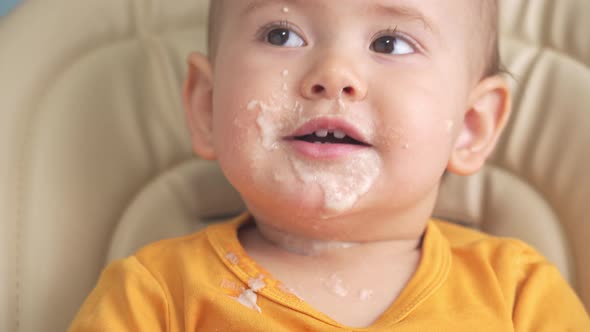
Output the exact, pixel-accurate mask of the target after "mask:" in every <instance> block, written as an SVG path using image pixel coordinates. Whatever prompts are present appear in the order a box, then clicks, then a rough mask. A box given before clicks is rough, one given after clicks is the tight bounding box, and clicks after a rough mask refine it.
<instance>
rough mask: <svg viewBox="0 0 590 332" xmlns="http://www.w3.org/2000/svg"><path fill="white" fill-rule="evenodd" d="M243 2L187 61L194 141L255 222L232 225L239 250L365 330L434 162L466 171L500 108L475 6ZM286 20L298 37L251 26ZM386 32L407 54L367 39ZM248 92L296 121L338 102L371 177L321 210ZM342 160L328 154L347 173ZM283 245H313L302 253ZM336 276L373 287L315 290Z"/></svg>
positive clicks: (435, 177)
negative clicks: (363, 133) (366, 155)
mask: <svg viewBox="0 0 590 332" xmlns="http://www.w3.org/2000/svg"><path fill="white" fill-rule="evenodd" d="M250 4H252V1H229V2H228V3H227V4H226V5H225V8H224V11H223V14H222V17H221V20H222V21H223V24H221V25H220V30H219V34H218V38H219V39H218V43H217V45H218V46H217V52H216V53H215V57H214V58H213V59H208V58H207V57H206V56H204V55H201V54H196V53H195V54H192V55H191V56H190V58H189V73H188V78H187V81H186V83H185V87H184V101H185V109H186V114H187V119H188V123H189V127H190V130H191V135H192V145H193V148H194V150H195V152H196V153H197V154H198V155H200V156H201V157H203V158H206V159H216V160H218V162H219V164H220V166H221V168H222V169H223V171H224V173H225V175H226V177H227V178H228V179H229V181H230V182H231V183H232V185H234V187H235V188H236V189H237V190H238V191H239V192H240V194H241V195H242V198H243V199H244V201H245V203H246V204H247V206H248V208H249V211H250V212H251V213H252V215H253V217H254V219H255V221H256V227H250V228H246V229H243V230H241V231H240V240H241V242H242V245H243V246H244V248H245V249H246V250H247V252H248V253H249V254H250V255H251V256H252V257H253V258H254V259H255V260H256V261H257V262H259V263H260V264H261V265H262V266H264V267H265V268H266V269H267V270H268V271H270V272H271V273H272V274H273V275H274V276H275V277H277V278H278V279H279V280H281V281H283V282H284V283H285V284H286V285H287V286H289V287H291V288H295V289H296V291H297V293H298V294H300V295H302V297H303V298H304V299H305V300H306V301H308V302H309V303H310V304H311V305H312V306H314V307H316V308H317V309H318V310H320V311H323V312H324V313H326V314H328V315H329V316H330V317H333V318H334V319H336V320H338V321H340V322H342V323H345V324H349V325H351V326H368V325H370V324H371V323H372V322H374V321H375V320H376V319H377V318H378V317H379V315H380V314H381V313H382V312H383V311H384V310H385V309H386V308H387V307H388V306H389V305H391V303H392V302H393V301H394V300H395V298H396V297H397V296H398V295H399V292H400V291H401V289H402V288H403V285H405V283H406V282H407V281H408V279H409V278H410V277H411V275H412V274H413V273H414V271H415V269H416V267H417V265H418V262H419V257H420V248H419V241H420V238H421V236H422V234H423V233H424V229H425V227H426V224H427V222H428V220H429V218H430V216H431V213H432V210H433V206H434V203H435V201H436V198H437V192H438V188H439V182H440V178H441V176H442V174H443V173H444V171H445V170H448V171H449V172H454V173H457V174H461V175H468V174H472V173H474V172H476V171H477V170H479V169H480V167H481V166H482V165H483V163H484V161H485V159H486V157H487V156H488V155H489V154H490V152H491V150H492V149H493V147H494V145H495V143H496V141H497V138H498V136H499V134H500V132H501V131H502V129H503V127H504V124H505V122H506V120H507V118H508V115H509V113H510V107H509V91H508V87H507V85H506V83H505V81H504V80H503V79H502V78H501V77H498V76H492V77H486V78H483V79H482V78H481V77H480V74H479V73H481V71H482V68H481V67H482V66H483V65H482V64H481V62H482V61H481V54H482V52H481V50H479V49H477V47H474V46H473V43H472V41H473V40H474V39H473V38H474V36H472V34H473V31H474V30H478V31H480V30H481V29H473V24H476V22H475V21H473V19H472V18H469V16H470V15H457V13H464V12H465V10H466V8H472V7H474V6H473V1H472V0H456V1H439V0H397V1H384V0H368V1H362V2H361V1H355V0H340V1H337V2H336V1H330V0H314V1H268V2H266V3H265V4H263V5H260V6H256V7H255V8H253V9H251V10H248V9H247V8H248V6H249V5H250ZM377 5H381V6H390V8H391V9H392V10H389V11H388V10H383V9H380V10H375V8H376V7H375V6H377ZM286 7H287V8H288V9H289V10H288V11H287V12H285V11H284V10H283V8H286ZM402 7H403V8H410V9H411V11H412V14H411V15H409V14H408V13H407V10H399V9H400V8H402ZM417 17H422V19H419V18H417ZM284 20H287V21H288V22H290V23H289V26H290V28H291V29H292V31H293V32H294V33H296V34H297V35H298V36H299V37H301V40H302V41H304V45H300V46H301V47H279V46H275V45H272V44H269V43H268V42H267V38H266V37H267V36H268V33H269V31H272V29H274V28H273V27H271V28H267V29H261V27H264V26H267V27H268V24H269V23H273V22H281V21H284ZM392 28H395V30H396V33H400V35H399V36H396V37H399V38H401V39H400V40H402V44H400V47H399V49H406V48H405V47H404V46H403V45H404V44H403V40H405V41H406V42H407V44H406V45H411V49H412V52H411V53H408V54H384V53H378V52H375V50H374V49H372V48H371V45H372V43H373V41H375V40H376V39H377V38H379V37H381V36H383V35H391V34H392V33H391V30H393V29H392ZM388 31H389V32H388ZM394 36H395V35H394ZM285 70H286V71H287V72H288V75H284V74H283V73H284V72H285ZM285 84H286V85H285ZM285 86H286V88H285ZM318 86H320V87H321V89H317V87H318ZM253 100H257V101H263V102H265V103H270V104H272V103H274V104H276V105H279V106H282V107H283V108H284V110H285V112H287V111H288V110H289V109H290V107H292V106H291V105H295V103H298V104H300V105H301V106H302V108H303V110H304V111H303V112H304V113H305V114H306V116H313V114H316V113H322V112H332V110H334V109H339V107H340V108H342V105H343V104H344V106H345V107H344V108H345V109H346V112H347V113H346V114H345V116H347V117H349V118H350V119H352V120H351V121H353V120H354V119H362V121H355V123H359V126H363V128H361V129H366V130H367V131H369V132H370V135H368V136H369V137H370V141H369V142H368V143H370V145H371V146H370V147H369V148H368V149H370V151H371V153H372V154H374V155H376V156H378V166H379V172H378V175H377V177H376V180H375V181H374V182H373V184H372V185H371V186H370V188H369V189H368V191H367V192H366V193H363V195H361V197H360V198H359V199H358V200H356V202H355V203H354V204H353V205H352V206H351V207H350V208H348V209H346V210H345V211H341V212H340V213H338V214H337V215H335V216H332V217H329V218H326V214H325V209H324V204H323V202H324V199H323V198H324V197H323V196H324V192H323V190H322V188H321V187H320V186H318V185H317V184H314V183H311V182H305V181H301V179H300V178H299V177H298V176H297V173H296V172H294V171H290V170H292V169H293V165H292V158H298V160H302V161H304V162H305V161H306V159H305V158H303V157H301V156H299V155H297V153H296V152H295V151H294V150H293V149H292V148H291V147H290V146H289V145H288V144H287V143H285V142H284V141H283V140H282V137H281V136H280V135H278V136H277V137H274V138H273V139H275V140H276V142H277V146H278V148H277V149H274V150H272V151H270V150H269V149H265V148H264V146H263V144H261V131H260V130H259V129H258V127H257V119H258V117H259V116H260V110H258V111H257V110H248V105H249V104H250V103H251V102H252V101H253ZM285 105H288V106H285ZM279 119H280V118H279ZM289 121H295V122H296V121H297V119H292V118H290V119H289ZM450 124H452V125H450ZM287 127H288V129H286V130H290V129H291V128H289V126H287ZM308 162H309V163H315V162H316V161H308ZM347 162H348V160H347V158H342V159H338V160H333V161H329V162H328V163H330V165H332V166H333V167H334V168H333V169H334V170H335V171H334V173H335V174H336V175H337V174H338V172H342V176H346V174H347V173H346V171H345V170H344V169H345V165H346V163H347ZM334 165H335V166H334ZM277 172H279V173H278V175H277ZM287 240H289V247H286V246H285V245H284V244H285V243H286V241H287ZM293 243H296V244H297V243H299V244H300V245H301V246H302V247H305V246H308V245H309V244H310V243H313V244H314V245H317V247H318V248H320V249H318V251H317V252H315V253H314V255H313V256H306V255H301V252H302V251H298V250H297V248H292V246H293ZM338 243H346V244H347V245H346V246H338V245H337V244H338ZM350 243H353V244H354V245H352V246H349V245H348V244H350ZM321 248H325V250H321ZM361 262H362V264H361ZM383 262H389V264H383ZM391 262H396V263H395V264H393V265H392V264H391ZM361 265H362V266H367V268H366V269H369V267H372V268H373V270H372V271H375V270H374V268H375V267H376V266H377V267H379V269H380V270H379V273H366V271H365V272H362V271H363V269H360V268H358V267H359V266H361ZM293 266H297V267H298V269H297V271H296V272H294V271H293V270H294V269H293V268H292V267H293ZM335 272H338V273H339V276H338V278H342V279H343V280H346V283H347V284H348V285H350V287H352V288H354V289H361V288H362V287H363V285H374V286H375V287H373V288H374V290H375V293H376V294H380V295H379V296H378V297H376V298H373V299H372V300H371V301H360V300H358V299H352V298H350V299H349V301H347V302H345V303H344V304H343V302H344V301H342V298H341V297H339V296H338V295H335V294H333V292H330V289H327V287H326V285H325V279H326V278H329V276H330V275H332V274H334V273H335ZM322 276H323V277H322ZM392 280H393V281H394V282H392Z"/></svg>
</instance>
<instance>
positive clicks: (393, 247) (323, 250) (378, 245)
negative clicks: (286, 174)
mask: <svg viewBox="0 0 590 332" xmlns="http://www.w3.org/2000/svg"><path fill="white" fill-rule="evenodd" d="M251 231H253V232H254V233H257V235H255V237H258V238H259V239H261V240H264V242H266V243H267V245H265V247H267V248H268V247H275V249H277V248H278V249H281V250H282V251H284V252H285V254H293V255H299V256H314V257H322V256H324V257H328V256H338V255H340V254H342V255H346V256H350V255H351V254H353V253H359V254H370V252H371V251H380V252H383V251H385V252H388V253H389V254H392V253H399V254H404V253H408V252H412V251H415V250H416V249H418V248H419V247H420V240H421V239H420V238H416V239H408V240H391V241H384V240H380V241H373V242H369V241H364V242H344V241H337V240H324V239H322V240H319V239H314V238H310V237H306V236H302V235H297V234H292V233H288V232H285V231H282V230H279V229H276V228H273V227H272V226H267V225H264V224H260V223H259V224H257V226H256V229H252V230H251ZM269 249H270V248H269Z"/></svg>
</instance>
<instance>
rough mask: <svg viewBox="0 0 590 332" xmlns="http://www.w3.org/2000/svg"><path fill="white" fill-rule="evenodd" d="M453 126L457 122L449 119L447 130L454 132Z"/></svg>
mask: <svg viewBox="0 0 590 332" xmlns="http://www.w3.org/2000/svg"><path fill="white" fill-rule="evenodd" d="M453 127H455V122H454V121H453V120H447V132H448V133H451V132H453Z"/></svg>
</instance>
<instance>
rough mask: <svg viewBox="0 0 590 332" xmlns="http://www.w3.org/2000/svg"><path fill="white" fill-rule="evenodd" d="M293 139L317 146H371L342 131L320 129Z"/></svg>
mask: <svg viewBox="0 0 590 332" xmlns="http://www.w3.org/2000/svg"><path fill="white" fill-rule="evenodd" d="M293 139H294V140H298V141H305V142H308V143H317V144H352V145H361V146H369V145H368V144H367V143H364V142H361V141H358V140H356V139H354V138H352V137H350V136H348V135H346V133H345V132H343V131H340V130H333V131H331V130H328V129H320V130H317V131H315V132H313V133H310V134H307V135H302V136H295V137H293Z"/></svg>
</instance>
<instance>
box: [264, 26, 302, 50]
mask: <svg viewBox="0 0 590 332" xmlns="http://www.w3.org/2000/svg"><path fill="white" fill-rule="evenodd" d="M266 41H267V42H268V43H270V44H272V45H275V46H281V47H302V46H305V42H304V41H303V38H301V37H300V36H299V35H298V34H297V33H295V32H293V31H292V30H290V29H287V28H276V29H272V30H270V31H269V32H268V33H267V35H266Z"/></svg>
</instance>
